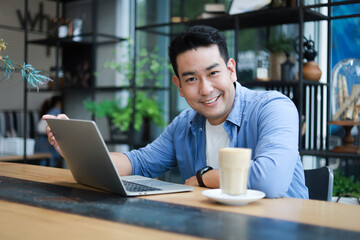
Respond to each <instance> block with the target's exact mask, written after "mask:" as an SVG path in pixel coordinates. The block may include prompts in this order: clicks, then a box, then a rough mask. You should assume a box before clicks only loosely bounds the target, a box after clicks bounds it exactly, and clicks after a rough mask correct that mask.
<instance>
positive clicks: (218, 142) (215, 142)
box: [205, 120, 230, 169]
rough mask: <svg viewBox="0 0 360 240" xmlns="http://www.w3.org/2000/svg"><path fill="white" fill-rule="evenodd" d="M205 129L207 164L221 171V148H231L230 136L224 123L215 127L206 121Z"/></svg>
mask: <svg viewBox="0 0 360 240" xmlns="http://www.w3.org/2000/svg"><path fill="white" fill-rule="evenodd" d="M205 129H206V164H207V166H211V167H212V168H214V169H219V148H222V147H229V143H230V139H229V136H228V134H227V132H226V131H225V129H224V123H221V124H219V125H215V126H213V125H211V124H210V123H209V121H208V120H206V123H205Z"/></svg>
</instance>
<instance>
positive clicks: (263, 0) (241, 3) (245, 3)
mask: <svg viewBox="0 0 360 240" xmlns="http://www.w3.org/2000/svg"><path fill="white" fill-rule="evenodd" d="M270 3H271V0H252V1H249V0H233V1H232V3H231V6H230V10H229V14H230V15H234V14H239V13H244V12H250V11H256V10H259V9H261V8H263V7H266V6H268V5H270Z"/></svg>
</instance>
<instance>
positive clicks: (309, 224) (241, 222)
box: [0, 162, 360, 240]
mask: <svg viewBox="0 0 360 240" xmlns="http://www.w3.org/2000/svg"><path fill="white" fill-rule="evenodd" d="M0 181H1V182H0V239H198V238H203V237H205V238H221V239H227V238H229V239H260V238H261V239H316V238H323V239H325V238H326V239H341V240H345V239H360V238H359V237H360V206H358V205H345V204H339V203H331V202H324V201H314V200H301V199H292V198H280V199H262V200H259V201H256V202H253V203H251V204H249V205H246V206H227V205H220V204H216V203H214V202H213V201H211V200H208V199H207V198H205V197H204V196H202V194H201V192H202V190H204V189H203V188H196V189H195V191H193V192H186V193H176V194H165V195H155V196H144V197H138V198H123V197H120V196H117V195H113V194H107V193H104V192H100V191H96V190H94V189H92V188H90V187H86V186H82V185H79V184H77V183H76V182H75V181H74V179H73V177H72V175H71V173H70V171H69V170H66V169H59V168H50V167H41V166H36V165H27V164H20V163H6V162H1V163H0ZM10 183H11V184H14V186H15V187H13V188H11V187H10V188H9V187H6V186H7V184H10ZM14 192H16V194H13V195H14V196H15V198H16V199H17V200H14V199H10V200H9V198H11V197H10V196H12V195H11V194H12V193H14ZM7 193H8V194H7ZM26 199H28V200H29V202H25V200H26ZM114 201H115V202H116V201H118V203H116V204H115V205H114V204H112V202H114ZM108 206H110V207H108ZM139 210H140V211H139ZM235 232H236V233H237V234H236V235H235V234H234V235H232V233H235ZM210 233H211V234H212V235H209V234H210ZM309 234H311V236H312V237H309V236H310V235H309Z"/></svg>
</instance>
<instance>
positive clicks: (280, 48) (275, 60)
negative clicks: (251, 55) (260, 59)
mask: <svg viewBox="0 0 360 240" xmlns="http://www.w3.org/2000/svg"><path fill="white" fill-rule="evenodd" d="M293 46H294V40H293V39H292V38H287V37H286V36H285V34H280V35H279V36H278V37H273V38H270V40H269V41H268V42H267V44H266V45H265V47H266V48H267V49H268V50H269V51H270V71H269V77H270V79H271V80H280V79H281V64H282V63H285V62H286V60H287V59H286V55H290V53H291V52H292V51H293V50H294V47H293ZM289 61H290V60H289Z"/></svg>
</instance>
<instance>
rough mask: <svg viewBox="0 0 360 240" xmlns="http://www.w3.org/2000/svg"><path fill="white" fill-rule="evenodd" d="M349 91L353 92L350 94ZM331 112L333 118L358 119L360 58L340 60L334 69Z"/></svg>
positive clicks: (359, 105) (359, 108)
mask: <svg viewBox="0 0 360 240" xmlns="http://www.w3.org/2000/svg"><path fill="white" fill-rule="evenodd" d="M349 93H351V94H350V95H349ZM331 97H332V98H331V113H332V116H333V117H332V119H333V120H338V119H339V120H353V121H358V119H359V114H360V112H359V110H360V60H358V59H356V58H348V59H344V60H341V61H339V62H338V63H337V64H336V65H335V66H334V68H333V71H332V84H331Z"/></svg>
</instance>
